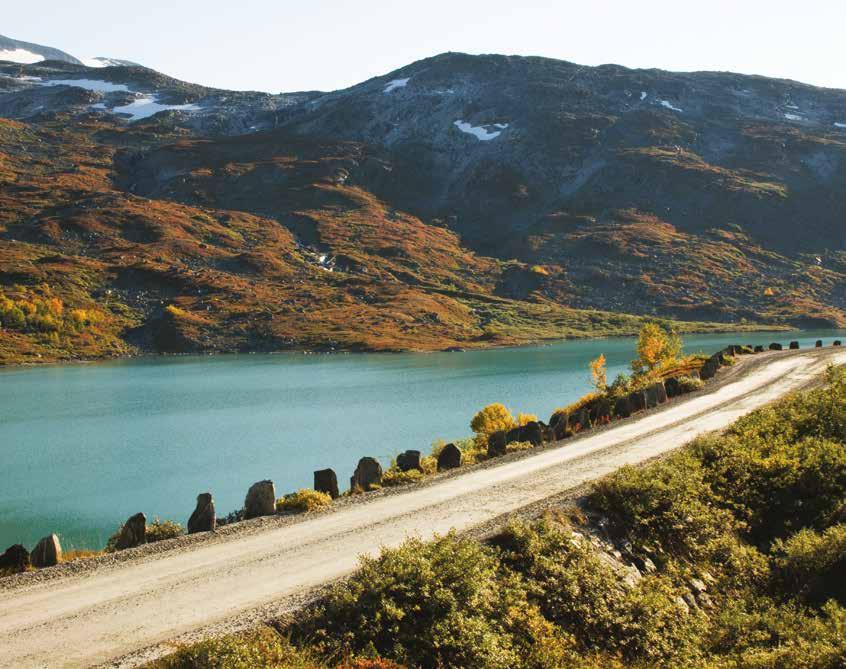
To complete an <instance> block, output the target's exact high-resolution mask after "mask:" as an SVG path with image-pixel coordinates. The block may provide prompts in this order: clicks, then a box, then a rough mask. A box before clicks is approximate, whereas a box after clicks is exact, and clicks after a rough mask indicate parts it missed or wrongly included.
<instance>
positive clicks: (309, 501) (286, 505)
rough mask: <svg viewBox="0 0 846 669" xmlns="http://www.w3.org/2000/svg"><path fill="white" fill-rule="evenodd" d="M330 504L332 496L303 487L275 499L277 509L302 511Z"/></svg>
mask: <svg viewBox="0 0 846 669" xmlns="http://www.w3.org/2000/svg"><path fill="white" fill-rule="evenodd" d="M331 505H332V497H331V496H330V495H327V494H326V493H325V492H318V491H317V490H311V489H310V488H303V489H302V490H298V491H297V492H292V493H291V494H290V495H285V496H284V497H281V498H280V499H277V500H276V510H277V511H288V512H294V513H304V512H306V511H317V510H318V509H325V508H326V507H328V506H331Z"/></svg>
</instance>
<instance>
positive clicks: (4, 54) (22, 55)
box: [0, 49, 44, 65]
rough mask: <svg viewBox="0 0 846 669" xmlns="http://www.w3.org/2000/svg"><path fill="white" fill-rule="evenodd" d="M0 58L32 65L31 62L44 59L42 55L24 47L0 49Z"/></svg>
mask: <svg viewBox="0 0 846 669" xmlns="http://www.w3.org/2000/svg"><path fill="white" fill-rule="evenodd" d="M0 60H8V61H11V62H13V63H22V64H24V65H32V64H33V63H40V62H41V61H42V60H44V56H41V55H39V54H37V53H33V52H32V51H27V50H26V49H5V50H3V51H0Z"/></svg>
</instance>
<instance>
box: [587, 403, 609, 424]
mask: <svg viewBox="0 0 846 669" xmlns="http://www.w3.org/2000/svg"><path fill="white" fill-rule="evenodd" d="M610 421H611V401H610V400H609V399H608V398H607V397H600V398H599V399H598V400H596V401H595V402H593V403H592V404H591V406H590V422H591V424H592V425H603V424H605V423H608V422H610Z"/></svg>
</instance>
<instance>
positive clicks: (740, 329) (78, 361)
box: [0, 319, 846, 374]
mask: <svg viewBox="0 0 846 669" xmlns="http://www.w3.org/2000/svg"><path fill="white" fill-rule="evenodd" d="M660 320H664V319H660ZM841 329H842V330H844V332H846V328H835V327H832V328H815V329H814V330H805V329H803V328H797V327H793V326H790V325H784V326H779V325H762V326H755V325H736V326H733V327H727V328H725V329H723V328H713V329H711V328H693V329H689V330H688V329H680V330H678V332H679V334H683V335H707V334H714V335H719V334H733V333H755V334H766V333H768V332H771V333H773V334H776V333H785V332H806V331H808V332H811V331H816V330H841ZM629 337H637V332H632V333H631V334H611V335H590V334H585V335H583V336H578V335H568V336H565V337H555V338H552V339H538V340H535V341H527V342H523V343H520V344H487V345H483V346H474V345H472V344H467V345H466V346H448V347H446V348H442V349H412V348H409V349H366V348H356V349H337V350H336V349H332V350H321V349H305V348H303V349H275V350H268V351H259V350H256V351H208V352H202V351H194V352H187V353H154V352H139V353H138V354H137V355H117V356H99V357H93V358H74V359H70V360H53V359H44V360H42V361H33V360H27V361H25V362H0V374H2V373H3V372H4V371H5V370H19V369H38V368H43V367H59V366H61V367H64V366H73V365H94V364H99V363H107V362H121V361H128V360H149V361H153V360H167V359H170V358H176V359H179V358H224V357H235V356H252V355H271V356H272V355H326V356H333V355H400V354H407V353H414V354H418V355H431V354H437V353H470V352H475V351H497V350H507V349H522V348H531V347H532V346H552V345H555V344H563V343H565V342H573V341H586V340H600V339H625V338H629Z"/></svg>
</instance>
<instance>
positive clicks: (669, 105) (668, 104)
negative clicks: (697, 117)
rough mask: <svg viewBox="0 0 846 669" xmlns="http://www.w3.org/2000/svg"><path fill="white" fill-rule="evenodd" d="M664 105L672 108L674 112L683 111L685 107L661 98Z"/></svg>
mask: <svg viewBox="0 0 846 669" xmlns="http://www.w3.org/2000/svg"><path fill="white" fill-rule="evenodd" d="M659 102H660V103H661V106H662V107H666V108H667V109H671V110H672V111H674V112H683V111H684V109H680V108H679V107H674V106H673V103H671V102H668V101H667V100H659Z"/></svg>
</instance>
